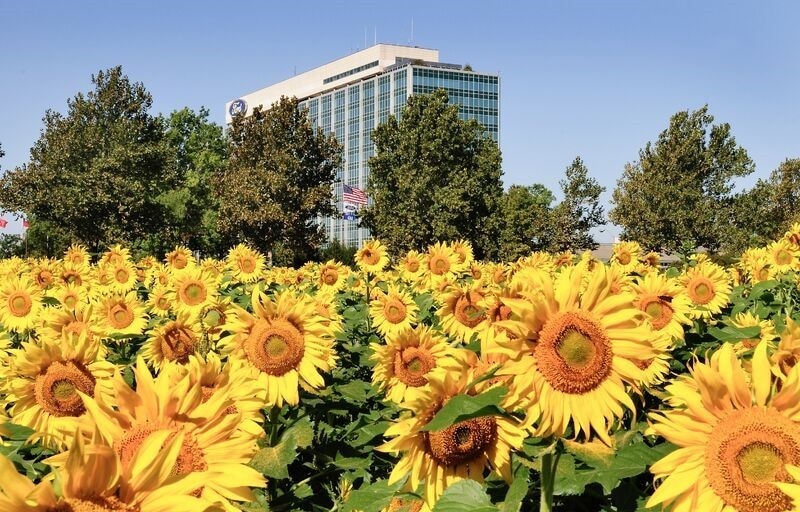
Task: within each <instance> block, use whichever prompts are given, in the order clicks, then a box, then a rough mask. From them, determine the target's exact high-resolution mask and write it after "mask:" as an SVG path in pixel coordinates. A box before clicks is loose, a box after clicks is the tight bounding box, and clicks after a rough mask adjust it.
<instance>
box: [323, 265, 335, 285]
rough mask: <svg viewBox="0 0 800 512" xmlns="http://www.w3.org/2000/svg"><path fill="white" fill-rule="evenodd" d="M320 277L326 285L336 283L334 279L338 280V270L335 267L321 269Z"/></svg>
mask: <svg viewBox="0 0 800 512" xmlns="http://www.w3.org/2000/svg"><path fill="white" fill-rule="evenodd" d="M320 277H321V279H322V282H323V283H325V284H326V285H328V286H333V285H335V284H336V281H338V280H339V272H337V271H336V269H335V268H326V269H325V270H323V271H322V275H321V276H320Z"/></svg>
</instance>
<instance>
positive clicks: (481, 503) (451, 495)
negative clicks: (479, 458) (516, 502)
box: [432, 480, 499, 512]
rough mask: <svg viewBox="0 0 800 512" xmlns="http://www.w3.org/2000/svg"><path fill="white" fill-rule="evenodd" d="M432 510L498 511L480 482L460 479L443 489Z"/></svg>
mask: <svg viewBox="0 0 800 512" xmlns="http://www.w3.org/2000/svg"><path fill="white" fill-rule="evenodd" d="M432 512H499V509H498V508H497V507H495V506H494V505H492V502H491V500H489V496H487V495H486V492H484V490H483V487H482V486H481V484H479V483H478V482H476V481H474V480H461V481H459V482H456V483H454V484H453V485H451V486H450V487H448V488H447V489H445V491H444V493H442V496H441V497H440V498H439V501H437V502H436V505H434V507H433V511H432Z"/></svg>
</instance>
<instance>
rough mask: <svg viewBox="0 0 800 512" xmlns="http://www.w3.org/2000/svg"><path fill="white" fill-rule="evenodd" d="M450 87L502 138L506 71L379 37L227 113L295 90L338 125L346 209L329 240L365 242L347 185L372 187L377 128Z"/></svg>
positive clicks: (325, 124) (316, 119)
mask: <svg viewBox="0 0 800 512" xmlns="http://www.w3.org/2000/svg"><path fill="white" fill-rule="evenodd" d="M439 88H443V89H445V90H446V91H447V92H448V95H449V98H450V102H451V103H452V104H455V105H458V108H459V116H460V117H461V118H462V119H476V120H477V121H478V122H480V123H481V124H482V125H483V126H485V127H486V131H487V133H488V134H489V136H491V137H492V138H493V139H494V140H495V141H499V136H500V78H499V76H498V75H497V74H487V73H477V72H474V71H472V70H471V69H470V68H468V67H465V66H461V65H457V64H446V63H441V62H439V52H438V50H432V49H426V48H418V47H410V46H400V45H388V44H377V45H375V46H372V47H370V48H366V49H364V50H362V51H359V52H356V53H354V54H352V55H348V56H347V57H344V58H341V59H338V60H336V61H333V62H331V63H328V64H325V65H323V66H320V67H318V68H315V69H312V70H310V71H307V72H305V73H301V74H299V75H296V76H294V77H292V78H290V79H288V80H284V81H283V82H280V83H277V84H274V85H272V86H269V87H266V88H264V89H261V90H258V91H255V92H253V93H250V94H246V95H244V96H241V97H239V98H237V99H235V100H233V101H230V102H228V103H227V104H226V106H225V107H226V108H225V111H226V118H227V121H228V122H230V121H231V116H232V115H233V114H235V113H238V112H244V114H245V115H247V113H248V112H250V111H251V110H252V109H253V108H255V107H256V106H259V105H263V106H265V107H269V105H271V104H273V103H274V102H275V101H277V100H278V99H280V97H281V96H295V97H297V99H298V100H299V101H300V108H303V109H305V110H306V111H307V112H308V116H309V119H310V120H311V123H312V124H313V125H314V126H316V127H317V129H320V130H323V131H324V132H325V133H334V134H335V136H336V138H337V140H338V141H339V142H340V143H341V144H342V147H343V151H344V161H343V164H342V166H341V168H339V169H338V170H337V172H336V183H335V185H334V190H333V192H334V197H335V200H336V205H337V208H338V211H339V212H340V215H339V216H338V217H334V218H327V219H320V222H321V223H322V225H323V226H324V227H325V230H326V232H327V234H328V239H329V240H330V241H333V240H339V241H341V242H343V243H345V244H346V245H349V246H357V247H360V246H361V245H362V243H363V241H364V240H367V239H369V238H370V234H369V231H368V230H367V229H364V228H359V227H358V222H357V221H354V220H347V219H345V218H344V216H343V214H344V211H345V210H344V203H343V197H342V196H343V185H345V184H346V185H349V186H351V187H357V188H359V189H362V190H365V189H366V186H367V177H368V176H369V158H370V157H371V156H372V155H374V154H375V145H374V143H373V142H372V139H371V134H372V130H374V129H375V127H376V126H378V125H379V124H381V123H382V122H384V121H386V119H387V118H388V117H389V116H390V115H396V116H399V115H400V113H401V111H402V109H403V106H404V105H405V104H406V101H407V100H408V97H409V96H410V95H412V94H427V93H431V92H433V91H434V90H436V89H439Z"/></svg>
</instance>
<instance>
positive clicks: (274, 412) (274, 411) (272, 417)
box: [269, 405, 281, 446]
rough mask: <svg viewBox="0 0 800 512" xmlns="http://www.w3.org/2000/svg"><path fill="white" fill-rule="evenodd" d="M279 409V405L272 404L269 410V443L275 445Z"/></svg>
mask: <svg viewBox="0 0 800 512" xmlns="http://www.w3.org/2000/svg"><path fill="white" fill-rule="evenodd" d="M280 413H281V410H280V408H279V407H276V406H274V405H273V406H272V407H271V408H270V410H269V445H270V446H275V444H276V443H277V441H278V416H279V415H280Z"/></svg>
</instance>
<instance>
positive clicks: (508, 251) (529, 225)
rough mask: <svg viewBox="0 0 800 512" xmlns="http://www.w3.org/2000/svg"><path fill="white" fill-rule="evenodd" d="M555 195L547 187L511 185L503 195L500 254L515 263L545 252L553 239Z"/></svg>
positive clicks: (539, 185)
mask: <svg viewBox="0 0 800 512" xmlns="http://www.w3.org/2000/svg"><path fill="white" fill-rule="evenodd" d="M554 201H555V196H554V195H553V193H552V192H551V191H550V190H549V189H548V188H547V187H545V186H544V185H541V184H538V183H537V184H534V185H531V186H528V187H525V186H522V185H511V187H509V189H508V191H506V193H505V194H504V195H503V202H502V206H501V210H500V211H501V222H500V224H501V226H500V235H499V254H500V255H501V256H502V258H503V259H506V260H515V259H517V258H519V257H521V256H525V255H527V254H530V253H531V252H532V251H543V250H546V249H547V248H548V247H549V245H550V241H551V240H552V237H553V235H552V233H553V226H552V224H551V220H552V215H551V204H552V203H553V202H554Z"/></svg>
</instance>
